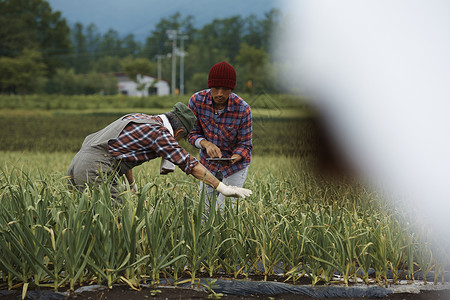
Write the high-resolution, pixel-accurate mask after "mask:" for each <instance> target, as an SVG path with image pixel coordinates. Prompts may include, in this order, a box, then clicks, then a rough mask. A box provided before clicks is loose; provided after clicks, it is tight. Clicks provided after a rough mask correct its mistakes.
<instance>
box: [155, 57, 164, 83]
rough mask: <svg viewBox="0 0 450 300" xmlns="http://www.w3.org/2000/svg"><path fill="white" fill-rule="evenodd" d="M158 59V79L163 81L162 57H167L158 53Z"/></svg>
mask: <svg viewBox="0 0 450 300" xmlns="http://www.w3.org/2000/svg"><path fill="white" fill-rule="evenodd" d="M155 57H156V60H157V62H158V81H161V78H162V75H161V58H163V57H165V55H161V54H157V55H156V56H155Z"/></svg>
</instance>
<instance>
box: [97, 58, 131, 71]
mask: <svg viewBox="0 0 450 300" xmlns="http://www.w3.org/2000/svg"><path fill="white" fill-rule="evenodd" d="M122 61H123V59H121V58H119V57H118V56H105V57H100V58H99V59H98V60H97V61H95V62H94V63H93V67H92V71H94V72H98V73H117V72H123V71H124V70H123V66H122Z"/></svg>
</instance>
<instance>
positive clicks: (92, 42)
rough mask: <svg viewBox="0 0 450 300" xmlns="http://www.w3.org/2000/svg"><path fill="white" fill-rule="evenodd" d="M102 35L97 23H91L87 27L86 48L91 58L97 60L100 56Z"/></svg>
mask: <svg viewBox="0 0 450 300" xmlns="http://www.w3.org/2000/svg"><path fill="white" fill-rule="evenodd" d="M100 47H101V35H100V33H99V31H98V28H97V26H96V25H95V24H93V23H91V24H89V26H88V27H87V28H86V48H87V51H88V52H89V53H90V55H91V59H92V60H94V61H96V60H97V59H98V58H99V57H100Z"/></svg>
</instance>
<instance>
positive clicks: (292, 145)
mask: <svg viewBox="0 0 450 300" xmlns="http://www.w3.org/2000/svg"><path fill="white" fill-rule="evenodd" d="M248 99H249V100H248V102H249V103H251V105H252V116H253V143H254V151H253V154H255V155H277V154H278V155H285V156H305V155H309V154H312V153H313V152H314V147H315V141H314V126H313V124H312V122H311V118H312V117H313V116H314V112H313V110H312V109H311V108H309V107H308V106H307V105H306V104H305V103H303V102H301V101H300V100H298V99H296V98H294V97H292V96H282V95H275V96H270V95H259V96H248ZM179 101H182V102H183V101H184V102H185V103H187V101H188V97H182V96H178V97H147V98H131V97H128V98H124V97H123V96H120V95H118V96H89V97H87V96H86V97H83V96H72V97H69V96H59V97H57V96H48V98H46V97H43V96H27V97H25V98H23V99H22V98H20V97H17V96H0V116H1V117H0V126H1V127H0V128H2V135H1V137H0V141H1V143H0V151H38V152H76V151H78V149H79V147H80V145H81V143H82V142H83V140H84V138H85V137H86V136H87V135H88V134H90V133H92V132H95V131H97V130H99V129H101V128H103V127H104V126H106V125H107V124H109V123H110V122H112V121H114V120H115V119H116V118H118V117H120V116H122V115H124V114H127V113H132V112H143V113H147V114H160V113H164V112H167V111H170V109H171V108H172V106H173V104H174V103H176V102H179ZM181 144H182V145H183V146H184V147H185V148H186V149H187V150H188V151H190V152H193V153H194V154H195V153H197V149H195V148H194V147H192V146H191V145H189V144H188V143H187V142H182V143H181Z"/></svg>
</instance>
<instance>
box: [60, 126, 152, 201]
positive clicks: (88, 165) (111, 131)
mask: <svg viewBox="0 0 450 300" xmlns="http://www.w3.org/2000/svg"><path fill="white" fill-rule="evenodd" d="M123 118H124V117H122V118H120V119H118V120H116V121H114V122H113V123H111V124H109V125H108V126H106V127H105V128H103V129H102V130H100V131H97V132H95V133H92V134H90V135H88V136H87V137H86V138H85V140H84V142H83V144H82V146H81V149H80V151H78V153H77V154H76V155H75V157H74V158H73V160H72V162H71V164H70V166H69V170H68V172H67V176H69V186H71V187H75V188H77V189H78V190H79V191H83V190H84V189H85V188H86V185H93V184H94V185H100V184H101V183H102V182H105V180H107V181H108V182H109V183H110V184H111V196H112V197H113V198H115V199H117V198H118V196H119V194H120V192H121V185H119V180H118V178H119V177H120V176H122V175H123V174H125V173H126V172H127V171H128V170H130V169H132V168H134V167H136V166H138V165H140V164H142V163H143V162H136V163H135V162H126V161H120V160H116V159H114V158H113V157H111V156H110V155H109V153H108V141H110V140H112V139H116V138H117V137H118V136H119V134H120V133H121V132H122V130H123V129H124V128H125V126H127V125H128V124H129V123H131V122H132V123H140V124H158V125H160V123H158V122H157V121H153V120H148V119H139V120H122V119H123Z"/></svg>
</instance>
